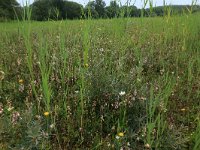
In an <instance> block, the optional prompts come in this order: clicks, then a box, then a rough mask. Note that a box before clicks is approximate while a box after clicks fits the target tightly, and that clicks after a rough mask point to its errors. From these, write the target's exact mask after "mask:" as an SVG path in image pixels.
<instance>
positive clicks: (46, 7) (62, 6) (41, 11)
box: [0, 0, 200, 21]
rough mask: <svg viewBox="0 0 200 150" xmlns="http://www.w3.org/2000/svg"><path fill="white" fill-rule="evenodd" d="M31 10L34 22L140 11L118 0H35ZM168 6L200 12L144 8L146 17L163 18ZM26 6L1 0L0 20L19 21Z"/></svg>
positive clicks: (196, 8)
mask: <svg viewBox="0 0 200 150" xmlns="http://www.w3.org/2000/svg"><path fill="white" fill-rule="evenodd" d="M25 7H29V8H31V10H32V16H31V19H33V20H38V21H45V20H49V19H50V20H60V19H79V18H87V17H92V18H114V17H140V16H141V9H138V8H137V7H136V6H134V5H123V6H121V5H119V3H118V2H117V1H116V0H112V1H111V2H110V5H109V6H106V3H105V1H104V0H92V1H89V2H88V3H87V4H86V6H85V7H83V6H82V5H81V4H79V3H76V2H72V1H67V0H35V1H34V2H33V3H32V4H31V5H30V6H25ZM166 7H167V8H168V7H170V11H171V12H170V13H173V14H182V13H183V12H188V10H192V12H193V13H194V12H198V11H200V6H199V5H195V6H193V7H191V6H189V5H171V6H165V7H164V6H159V7H154V8H153V13H152V12H151V10H150V9H149V8H147V9H144V16H151V17H153V16H163V15H164V14H165V13H166ZM22 9H23V7H21V6H20V5H19V3H18V2H17V1H16V0H0V20H12V19H16V16H23V15H22V11H21V10H22Z"/></svg>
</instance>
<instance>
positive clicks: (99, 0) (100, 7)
mask: <svg viewBox="0 0 200 150" xmlns="http://www.w3.org/2000/svg"><path fill="white" fill-rule="evenodd" d="M94 7H95V10H96V11H97V13H98V15H99V17H100V18H105V16H106V14H105V7H106V3H105V2H104V1H103V0H95V5H94Z"/></svg>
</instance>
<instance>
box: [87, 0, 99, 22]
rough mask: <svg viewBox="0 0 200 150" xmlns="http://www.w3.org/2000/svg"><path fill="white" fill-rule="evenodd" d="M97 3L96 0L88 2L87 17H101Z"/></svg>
mask: <svg viewBox="0 0 200 150" xmlns="http://www.w3.org/2000/svg"><path fill="white" fill-rule="evenodd" d="M95 5H96V4H95V1H90V2H88V3H87V5H86V6H85V9H84V13H85V16H86V17H92V18H99V14H98V12H97V11H96V9H95Z"/></svg>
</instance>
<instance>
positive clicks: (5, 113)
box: [0, 14, 200, 150]
mask: <svg viewBox="0 0 200 150" xmlns="http://www.w3.org/2000/svg"><path fill="white" fill-rule="evenodd" d="M199 41H200V14H188V15H186V14H185V15H183V16H174V17H171V16H166V17H160V18H159V17H154V18H118V19H117V18H116V19H106V20H103V19H99V20H92V19H88V20H75V21H69V20H67V21H48V22H33V21H22V22H8V23H0V61H1V62H0V65H1V66H0V149H3V150H4V149H5V150H7V149H16V150H19V149H26V150H28V149H32V150H36V149H45V150H48V149H54V150H56V149H60V150H61V149H66V150H68V149H69V150H71V149H80V150H86V149H91V150H93V149H94V150H95V149H96V150H98V149H101V150H109V149H113V150H114V149H116V150H119V149H120V150H142V149H156V150H171V149H172V150H173V149H177V150H179V149H180V150H199V149H200V109H199V108H200V42H199Z"/></svg>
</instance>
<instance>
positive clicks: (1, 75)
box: [0, 71, 5, 81]
mask: <svg viewBox="0 0 200 150" xmlns="http://www.w3.org/2000/svg"><path fill="white" fill-rule="evenodd" d="M4 76H5V73H4V72H3V71H0V81H1V80H3V79H4Z"/></svg>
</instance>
